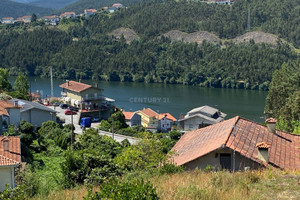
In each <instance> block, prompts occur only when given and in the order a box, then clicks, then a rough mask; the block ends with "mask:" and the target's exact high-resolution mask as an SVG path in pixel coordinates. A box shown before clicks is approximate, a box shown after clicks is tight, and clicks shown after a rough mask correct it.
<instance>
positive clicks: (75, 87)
mask: <svg viewBox="0 0 300 200" xmlns="http://www.w3.org/2000/svg"><path fill="white" fill-rule="evenodd" d="M59 87H62V88H65V89H68V90H71V91H74V92H82V91H84V90H86V89H88V88H91V87H92V86H91V85H88V84H85V83H79V82H76V81H69V84H68V82H65V83H63V84H61V85H60V86H59Z"/></svg>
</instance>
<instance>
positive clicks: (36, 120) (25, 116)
mask: <svg viewBox="0 0 300 200" xmlns="http://www.w3.org/2000/svg"><path fill="white" fill-rule="evenodd" d="M50 113H51V112H49V111H44V110H39V109H31V110H27V111H24V112H22V113H21V120H25V121H27V122H29V123H31V124H32V125H34V126H37V127H41V126H42V123H43V122H46V121H56V113H53V114H52V115H51V114H50Z"/></svg>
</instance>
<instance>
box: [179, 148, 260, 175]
mask: <svg viewBox="0 0 300 200" xmlns="http://www.w3.org/2000/svg"><path fill="white" fill-rule="evenodd" d="M221 153H228V154H231V170H233V150H231V149H229V148H223V149H220V150H216V151H213V152H211V153H209V154H207V155H206V156H203V157H201V158H198V159H196V160H193V161H191V162H189V163H186V164H184V167H185V168H186V169H189V170H193V169H196V168H198V169H205V167H206V166H208V165H211V166H213V167H214V169H215V170H221V165H220V154H221ZM245 167H250V168H251V169H257V168H259V167H260V165H259V164H258V163H256V162H254V161H252V160H250V159H248V158H246V157H244V156H242V155H240V154H239V153H238V152H235V170H244V169H245Z"/></svg>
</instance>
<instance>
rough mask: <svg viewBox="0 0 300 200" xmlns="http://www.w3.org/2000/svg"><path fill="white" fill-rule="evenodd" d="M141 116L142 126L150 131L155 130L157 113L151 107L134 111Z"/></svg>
mask: <svg viewBox="0 0 300 200" xmlns="http://www.w3.org/2000/svg"><path fill="white" fill-rule="evenodd" d="M136 113H137V114H139V115H140V116H141V117H142V126H144V127H145V128H146V129H148V130H150V131H156V129H157V127H158V113H157V112H155V111H154V110H152V109H151V108H144V109H143V110H139V111H137V112H136Z"/></svg>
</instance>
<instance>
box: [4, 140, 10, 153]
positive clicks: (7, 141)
mask: <svg viewBox="0 0 300 200" xmlns="http://www.w3.org/2000/svg"><path fill="white" fill-rule="evenodd" d="M3 150H4V151H9V139H7V138H6V139H5V140H3Z"/></svg>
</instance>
